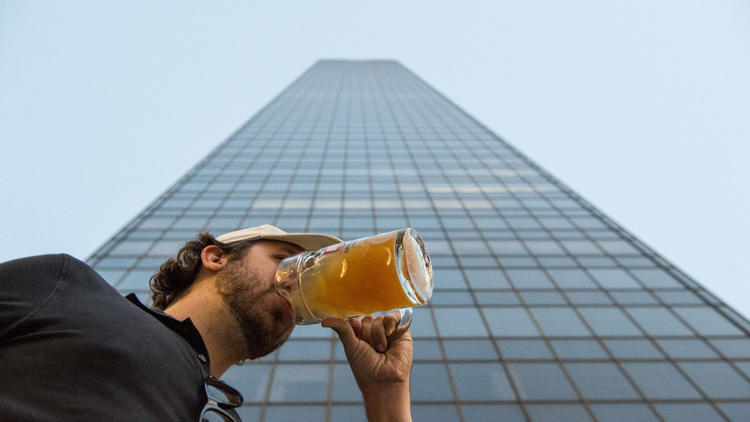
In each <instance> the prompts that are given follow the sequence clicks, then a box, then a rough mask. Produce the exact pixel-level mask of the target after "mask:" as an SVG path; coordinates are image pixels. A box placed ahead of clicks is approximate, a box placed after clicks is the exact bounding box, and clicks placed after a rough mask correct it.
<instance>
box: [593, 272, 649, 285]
mask: <svg viewBox="0 0 750 422" xmlns="http://www.w3.org/2000/svg"><path fill="white" fill-rule="evenodd" d="M589 272H590V273H591V275H592V276H594V278H595V279H596V281H598V282H599V284H601V285H602V286H603V287H604V288H606V289H639V288H640V287H641V286H640V285H639V284H638V283H637V282H636V281H635V280H634V279H633V277H631V276H630V275H629V274H628V273H626V272H625V271H623V270H621V269H619V268H613V269H590V270H589Z"/></svg>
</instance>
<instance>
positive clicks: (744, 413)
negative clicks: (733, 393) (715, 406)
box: [719, 402, 750, 421]
mask: <svg viewBox="0 0 750 422" xmlns="http://www.w3.org/2000/svg"><path fill="white" fill-rule="evenodd" d="M719 408H720V409H721V411H722V412H724V413H725V414H726V415H727V416H729V420H732V421H750V403H747V402H745V403H720V404H719Z"/></svg>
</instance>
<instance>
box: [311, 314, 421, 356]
mask: <svg viewBox="0 0 750 422" xmlns="http://www.w3.org/2000/svg"><path fill="white" fill-rule="evenodd" d="M400 320H401V315H400V314H398V313H393V314H388V315H385V316H379V317H377V318H375V317H373V316H371V315H368V316H365V317H362V318H357V319H352V320H349V321H347V320H345V319H341V318H326V319H324V320H323V322H322V323H321V325H322V326H323V327H329V328H332V329H333V330H334V331H336V333H337V334H338V336H339V338H340V339H341V343H342V344H343V345H344V350H345V351H347V353H348V352H349V350H350V349H354V348H355V347H356V346H357V343H358V341H359V340H360V339H361V340H362V341H364V342H365V343H367V344H369V345H370V347H372V348H373V349H375V350H376V351H378V352H380V353H384V352H385V351H386V350H387V349H388V346H389V344H390V343H392V342H393V341H395V340H397V339H398V338H400V337H401V336H403V335H404V333H406V332H407V331H408V330H409V325H410V324H409V323H407V324H406V325H405V326H404V327H398V324H399V322H400ZM409 322H411V321H409Z"/></svg>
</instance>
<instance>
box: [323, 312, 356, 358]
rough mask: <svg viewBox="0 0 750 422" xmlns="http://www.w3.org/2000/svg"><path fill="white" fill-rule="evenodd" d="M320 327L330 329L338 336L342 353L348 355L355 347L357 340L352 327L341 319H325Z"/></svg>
mask: <svg viewBox="0 0 750 422" xmlns="http://www.w3.org/2000/svg"><path fill="white" fill-rule="evenodd" d="M320 325H321V326H323V327H327V328H330V329H332V330H333V331H335V332H336V334H338V335H339V339H340V340H341V343H342V344H343V345H344V351H346V352H347V353H349V351H350V349H351V348H353V347H354V346H356V345H357V343H358V342H359V339H358V338H357V336H356V335H355V334H354V330H353V329H352V326H351V325H350V324H349V321H347V320H345V319H343V318H326V319H324V320H323V321H322V322H321V323H320Z"/></svg>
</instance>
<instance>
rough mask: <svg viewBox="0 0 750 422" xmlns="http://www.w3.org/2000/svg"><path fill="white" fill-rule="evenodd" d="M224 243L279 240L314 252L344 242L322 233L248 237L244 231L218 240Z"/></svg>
mask: <svg viewBox="0 0 750 422" xmlns="http://www.w3.org/2000/svg"><path fill="white" fill-rule="evenodd" d="M217 240H218V241H220V242H222V243H232V242H240V241H244V240H278V241H281V242H287V243H291V244H293V245H296V246H299V247H300V248H302V249H304V250H306V251H313V250H316V249H320V248H325V247H326V246H330V245H334V244H336V243H341V242H343V240H341V239H339V238H338V237H336V236H331V235H327V234H320V233H267V234H264V233H254V234H251V235H249V236H248V235H247V234H245V233H242V231H236V232H232V233H226V234H223V235H221V236H219V237H218V238H217Z"/></svg>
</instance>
